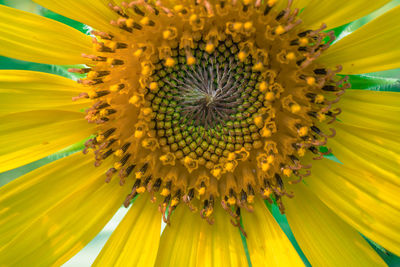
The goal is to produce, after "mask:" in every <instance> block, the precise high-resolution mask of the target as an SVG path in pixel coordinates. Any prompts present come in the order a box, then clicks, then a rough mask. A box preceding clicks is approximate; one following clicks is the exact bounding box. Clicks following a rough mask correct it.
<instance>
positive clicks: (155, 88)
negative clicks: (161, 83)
mask: <svg viewBox="0 0 400 267" xmlns="http://www.w3.org/2000/svg"><path fill="white" fill-rule="evenodd" d="M149 88H150V90H151V91H153V92H154V91H156V90H157V89H158V83H156V82H152V83H150V86H149Z"/></svg>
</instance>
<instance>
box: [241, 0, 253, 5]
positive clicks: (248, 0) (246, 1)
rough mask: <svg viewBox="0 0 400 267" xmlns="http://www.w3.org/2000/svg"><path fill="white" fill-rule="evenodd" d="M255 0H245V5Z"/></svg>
mask: <svg viewBox="0 0 400 267" xmlns="http://www.w3.org/2000/svg"><path fill="white" fill-rule="evenodd" d="M252 1H253V0H243V4H244V5H246V6H247V5H250V4H251V2H252Z"/></svg>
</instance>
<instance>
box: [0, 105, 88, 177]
mask: <svg viewBox="0 0 400 267" xmlns="http://www.w3.org/2000/svg"><path fill="white" fill-rule="evenodd" d="M83 116H84V114H83V113H78V112H69V111H58V110H46V111H43V110H37V111H30V112H20V113H12V114H8V115H3V116H0V172H4V171H7V170H11V169H14V168H16V167H19V166H22V165H25V164H28V163H30V162H33V161H35V160H38V159H41V158H44V157H46V156H48V155H51V154H53V153H55V152H57V151H59V150H61V149H63V148H65V147H67V146H69V145H72V144H74V143H76V142H78V141H81V140H83V139H84V138H87V137H89V136H90V135H91V134H92V133H93V130H94V126H93V125H91V124H89V123H88V122H87V121H86V120H85V119H84V118H83Z"/></svg>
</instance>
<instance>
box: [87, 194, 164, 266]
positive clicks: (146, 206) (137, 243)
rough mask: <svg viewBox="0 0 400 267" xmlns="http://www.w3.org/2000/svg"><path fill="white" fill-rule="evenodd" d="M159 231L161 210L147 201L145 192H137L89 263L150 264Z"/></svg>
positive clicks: (153, 258)
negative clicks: (95, 256)
mask: <svg viewBox="0 0 400 267" xmlns="http://www.w3.org/2000/svg"><path fill="white" fill-rule="evenodd" d="M144 229H146V230H144ZM160 232H161V213H160V212H159V211H158V205H157V204H155V203H151V202H150V197H149V195H148V194H146V195H144V196H139V197H138V199H136V200H135V202H134V203H133V206H132V207H131V209H130V210H129V212H128V213H127V215H126V216H125V217H124V219H123V220H122V222H121V223H120V224H119V226H118V227H117V229H116V230H115V231H114V232H113V234H112V235H111V237H110V239H109V240H108V241H107V243H106V245H105V246H104V248H103V249H102V250H101V252H100V254H99V256H97V258H96V261H95V262H94V264H93V266H137V267H141V266H146V267H147V266H153V265H154V262H155V260H156V256H157V250H158V244H159V241H160Z"/></svg>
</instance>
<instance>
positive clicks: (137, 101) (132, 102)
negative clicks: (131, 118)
mask: <svg viewBox="0 0 400 267" xmlns="http://www.w3.org/2000/svg"><path fill="white" fill-rule="evenodd" d="M139 101H140V97H139V96H137V95H134V96H132V97H131V98H130V99H129V103H131V104H133V105H136V104H137V103H139Z"/></svg>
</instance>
